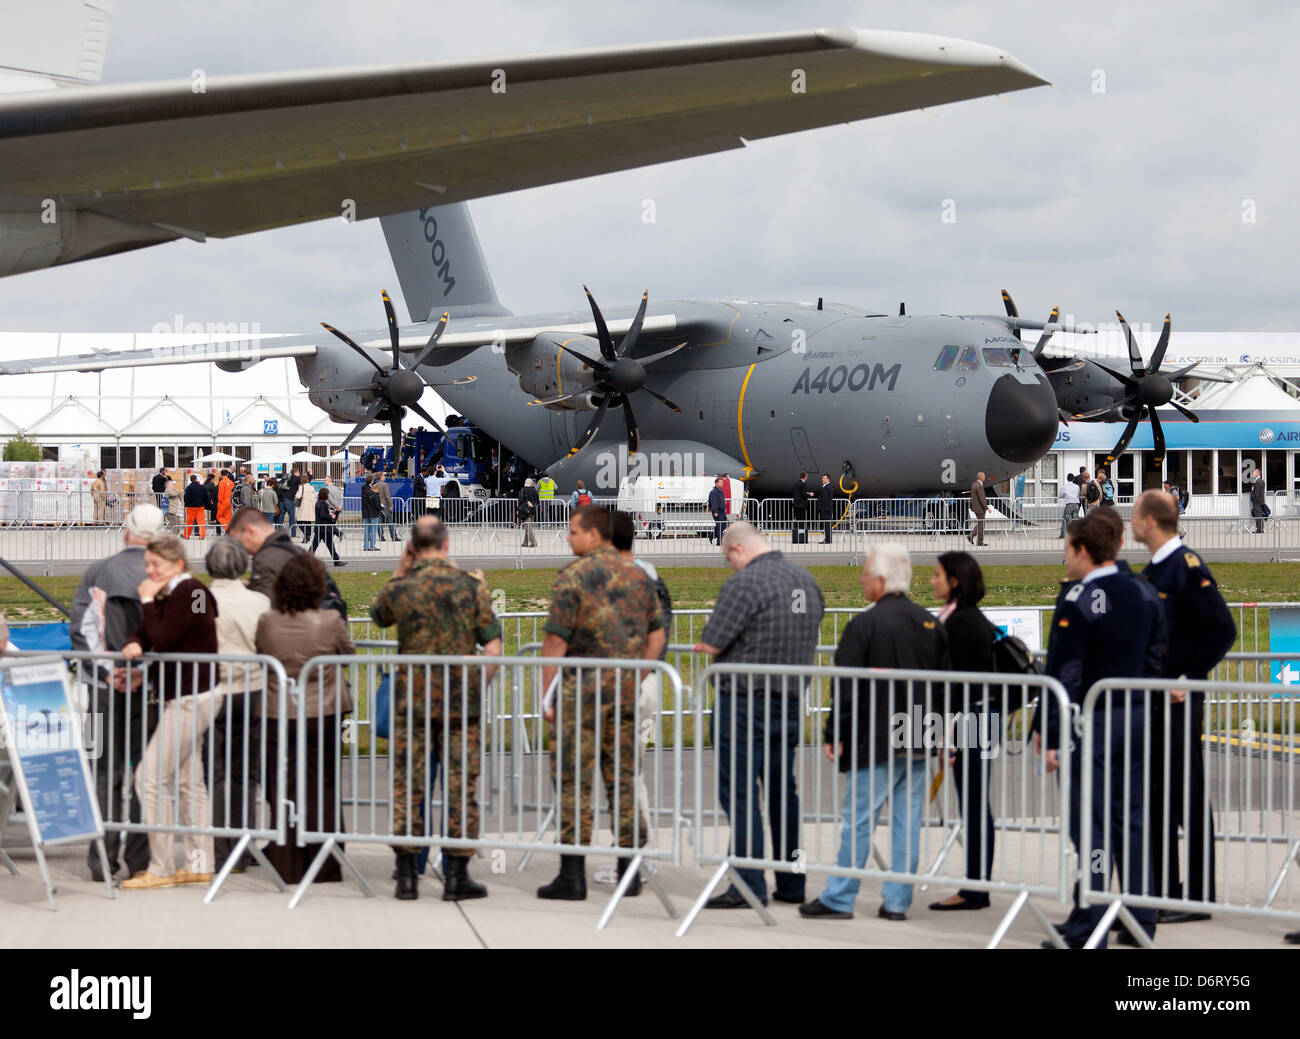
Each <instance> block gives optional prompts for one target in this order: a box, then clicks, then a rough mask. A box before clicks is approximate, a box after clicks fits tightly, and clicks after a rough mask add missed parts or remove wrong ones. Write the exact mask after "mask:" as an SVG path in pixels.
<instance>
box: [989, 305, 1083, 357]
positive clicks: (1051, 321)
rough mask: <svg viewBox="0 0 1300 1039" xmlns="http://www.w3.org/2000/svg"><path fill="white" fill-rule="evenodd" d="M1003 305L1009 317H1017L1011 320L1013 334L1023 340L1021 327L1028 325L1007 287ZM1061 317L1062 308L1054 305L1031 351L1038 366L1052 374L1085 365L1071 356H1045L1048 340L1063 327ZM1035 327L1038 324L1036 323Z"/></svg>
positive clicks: (1017, 338)
mask: <svg viewBox="0 0 1300 1039" xmlns="http://www.w3.org/2000/svg"><path fill="white" fill-rule="evenodd" d="M1002 306H1003V307H1005V308H1006V311H1007V317H1009V318H1015V319H1017V320H1015V321H1011V322H1009V324H1010V328H1011V334H1012V335H1013V336H1015V337H1016V342H1022V340H1021V338H1020V329H1021V328H1022V327H1026V326H1022V325H1021V324H1020V322H1019V320H1018V319H1019V317H1020V311H1018V310H1017V309H1016V301H1015V300H1013V299H1012V298H1011V293H1009V292H1008V291H1007V290H1006V289H1003V290H1002ZM1060 318H1061V308H1060V307H1053V308H1052V312H1051V314H1049V315H1048V316H1047V321H1046V322H1045V323H1044V324H1043V325H1042V326H1041V327H1042V334H1041V335H1040V336H1039V337H1038V342H1037V343H1035V344H1034V348H1033V350H1032V351H1031V353H1033V355H1034V360H1035V361H1037V362H1038V366H1039V367H1040V368H1042V369H1043V371H1045V372H1047V373H1048V374H1050V375H1057V374H1060V373H1061V372H1072V371H1074V370H1075V369H1078V368H1082V367H1083V362H1082V361H1075V360H1074V359H1073V358H1070V357H1045V356H1044V355H1043V351H1044V350H1045V349H1046V348H1047V343H1048V340H1050V339H1051V338H1052V335H1053V333H1054V332H1056V330H1057V329H1058V328H1060V327H1061V326H1060V325H1059V324H1058V322H1059V321H1060ZM1031 324H1032V323H1031ZM1033 327H1038V326H1037V325H1034V326H1033Z"/></svg>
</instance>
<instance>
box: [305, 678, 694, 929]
mask: <svg viewBox="0 0 1300 1039" xmlns="http://www.w3.org/2000/svg"><path fill="white" fill-rule="evenodd" d="M379 668H387V669H388V670H389V672H390V675H391V677H392V682H393V684H394V685H396V684H397V681H398V678H399V676H400V678H401V679H402V680H403V684H404V685H405V686H406V687H407V688H408V689H410V688H412V684H414V687H415V688H416V690H417V693H416V695H415V696H414V697H411V696H409V695H408V698H407V701H406V703H405V705H403V704H402V703H401V702H400V701H399V700H398V699H397V696H396V690H395V689H394V690H393V692H392V693H391V694H390V697H391V698H390V705H391V706H390V712H391V719H390V725H391V726H392V728H391V730H390V731H391V732H392V734H393V736H394V737H395V738H390V740H389V743H388V755H387V760H385V755H382V754H380V751H379V746H378V741H377V740H371V741H370V742H369V749H368V752H367V753H366V754H364V755H363V754H362V752H361V751H360V747H359V742H358V741H355V740H348V739H347V737H346V726H345V725H344V726H333V723H331V722H330V721H329V720H328V719H326V718H324V717H307V716H306V715H304V714H299V717H298V725H297V727H296V732H297V737H296V745H297V755H296V758H297V760H296V766H297V768H296V770H297V790H298V796H297V798H296V799H295V803H296V804H297V805H299V806H300V807H299V811H298V813H297V815H298V818H297V820H296V826H295V827H293V829H294V830H295V833H296V841H297V844H298V846H299V847H307V848H310V849H313V851H314V858H313V861H312V864H311V867H310V868H309V870H308V872H307V873H306V875H305V876H304V878H303V881H302V883H301V885H300V886H299V888H298V890H297V891H296V892H295V893H294V896H293V899H292V900H291V901H290V903H289V904H290V906H291V907H292V906H295V905H297V904H298V903H299V902H300V901H301V899H302V898H303V896H304V895H305V894H306V892H307V891H308V889H309V886H310V884H311V882H312V881H313V880H314V879H315V877H316V875H317V873H318V872H319V870H320V868H321V867H322V866H323V864H324V863H325V861H326V860H327V859H328V858H329V857H330V856H333V857H334V858H335V859H336V860H337V861H338V862H339V864H340V866H341V867H342V868H344V869H346V870H347V871H348V872H349V873H350V874H351V876H352V877H353V879H355V880H356V881H357V883H358V885H359V886H360V887H361V889H362V891H363V892H364V893H365V894H366V895H373V891H371V889H370V887H369V885H368V884H366V882H365V879H364V878H363V877H362V875H361V873H360V871H359V870H357V868H356V867H355V865H353V864H352V862H351V860H350V859H348V857H347V855H346V854H345V853H344V850H343V842H344V841H349V842H360V843H368V844H385V845H389V846H392V847H432V846H434V845H437V846H439V847H441V848H442V849H443V852H444V854H446V853H447V850H448V849H470V850H474V851H478V850H486V849H498V850H501V851H522V852H535V851H540V850H545V851H555V852H559V853H561V854H571V855H602V854H609V853H610V852H615V851H617V852H619V853H625V855H626V857H628V858H630V860H631V863H630V865H629V868H628V870H627V871H626V873H625V874H624V877H623V880H622V882H621V883H620V884H619V885H618V886H617V887H616V889H615V891H614V894H613V896H612V897H611V899H610V902H609V904H608V905H607V907H606V909H605V912H604V914H603V915H602V917H601V920H600V923H599V924H598V925H597V926H598V927H604V926H605V925H606V924H607V923H608V921H609V919H610V918H611V917H612V915H613V913H614V910H615V909H616V908H617V906H618V903H619V901H620V900H621V899H622V898H623V896H624V894H625V893H626V891H627V889H628V886H629V885H630V884H631V882H632V879H633V877H634V876H636V875H640V876H642V877H643V879H645V880H646V882H647V883H648V884H649V886H650V887H651V889H652V890H653V891H654V892H655V894H656V895H657V896H658V897H659V900H660V901H661V902H662V903H663V905H664V908H665V909H666V910H667V911H668V913H669V914H670V915H672V916H676V910H675V909H674V907H673V905H672V902H671V901H670V900H669V898H668V896H667V894H666V893H665V892H664V891H663V889H662V887H661V886H660V885H659V883H658V881H657V880H655V878H654V874H653V872H651V871H649V870H645V869H643V868H642V867H643V864H644V863H645V862H646V861H649V860H660V861H665V862H670V863H673V864H679V863H680V854H681V852H680V847H681V843H680V840H679V839H678V837H677V827H676V825H675V824H674V825H673V827H672V828H671V834H670V836H669V838H668V839H667V840H661V839H659V837H660V835H659V827H658V825H657V824H656V823H655V822H654V820H656V819H659V818H661V817H663V816H664V815H669V817H670V818H672V819H673V820H676V819H678V818H680V817H681V806H680V797H681V785H680V783H679V782H677V780H676V777H678V776H680V775H681V748H682V736H681V707H680V704H681V701H682V698H681V685H680V681H679V680H678V677H677V674H676V672H675V671H674V670H673V669H672V668H670V667H667V666H666V665H664V664H661V663H659V662H650V661H627V660H588V659H582V658H572V657H571V658H561V659H557V658H539V657H526V656H508V657H488V656H473V657H454V656H453V657H438V656H410V655H398V654H392V655H387V654H385V655H379V656H376V655H370V656H365V657H353V656H344V657H316V658H313V659H312V660H309V661H308V662H307V663H306V664H305V665H304V666H303V669H302V672H301V674H300V675H299V680H298V684H299V688H300V689H301V688H307V687H310V686H312V685H313V684H315V683H320V684H321V685H322V686H323V687H324V686H332V687H333V689H334V695H335V697H336V698H337V697H338V696H339V695H341V693H342V691H343V689H344V687H345V684H346V686H347V687H351V688H361V687H362V686H363V685H364V686H366V687H368V688H373V686H371V684H370V681H369V680H363V679H362V674H363V672H369V673H370V675H371V676H373V674H374V673H375V671H376V670H377V669H379ZM551 668H555V669H556V670H557V672H558V675H559V676H560V678H559V687H558V690H557V691H556V692H553V693H552V694H551V697H552V698H551V700H550V701H549V704H550V707H551V709H553V710H554V712H555V718H554V722H553V723H546V724H544V722H543V717H542V715H543V713H544V711H545V709H546V708H545V706H544V704H545V702H546V697H547V691H546V690H544V689H543V688H542V684H541V680H542V677H543V672H544V671H547V670H549V669H551ZM489 671H496V672H498V674H496V675H494V676H492V677H490V678H489V675H488V672H489ZM650 676H656V677H657V678H658V683H657V685H658V686H659V687H660V688H662V690H663V692H662V695H663V697H664V699H665V700H670V701H671V702H672V703H673V704H675V705H677V706H676V707H675V709H674V711H673V713H672V715H671V716H670V718H669V719H668V720H665V719H664V718H663V717H659V718H652V713H654V712H655V709H654V708H653V707H652V705H651V703H650V699H651V697H652V695H653V694H652V692H651V690H650V689H649V688H647V687H643V685H642V683H643V681H644V680H645V679H646V678H648V677H650ZM433 682H437V683H439V684H440V685H441V687H442V688H443V689H452V690H454V694H453V702H454V697H458V698H459V710H458V712H456V711H452V710H448V709H446V707H447V705H446V704H442V705H439V706H435V701H434V697H433V694H432V686H431V683H433ZM571 683H572V685H571ZM647 685H648V684H647ZM574 686H576V687H579V688H581V689H582V690H583V691H584V695H583V696H581V697H579V696H577V695H575V694H574V692H573V691H572V689H573V687H574ZM365 711H366V713H367V714H368V715H369V717H368V719H367V720H368V721H370V722H372V723H373V722H374V720H375V718H374V713H373V711H372V710H371V709H370V707H369V706H367V707H366V708H365ZM457 714H458V718H459V722H458V718H457ZM475 714H476V715H477V724H473V725H471V724H466V720H467V719H470V718H471V717H472V716H473V715H475ZM643 726H644V728H643ZM666 730H667V731H666ZM403 733H414V734H415V736H414V737H404V736H403V735H402V734H403ZM652 734H653V739H654V744H653V749H647V748H645V747H644V746H643V742H648V741H649V739H650V738H651V736H652ZM408 740H409V741H410V744H412V745H414V746H416V747H419V746H421V745H423V748H424V750H425V751H426V752H427V751H428V748H430V746H436V749H437V751H438V759H439V761H440V762H441V763H442V778H443V781H444V782H445V783H447V784H448V785H447V786H444V787H443V790H444V794H443V797H442V798H441V799H440V800H438V801H437V802H433V803H431V804H430V806H429V808H430V812H429V817H428V818H429V822H430V823H431V825H430V826H427V827H426V826H424V825H423V819H424V818H425V816H424V814H423V813H424V810H425V809H424V805H423V804H422V800H423V799H422V797H420V796H419V792H418V791H417V789H416V787H418V786H419V784H418V783H417V778H418V776H417V769H418V766H417V762H419V761H420V758H421V752H420V751H419V750H416V751H414V752H412V751H411V750H410V749H409V746H408ZM309 743H312V744H314V752H315V756H316V760H317V763H318V768H317V770H316V771H315V772H314V773H312V772H310V771H309V769H308V765H307V762H308V753H309V750H308V745H309ZM503 755H508V757H509V759H510V761H511V762H512V766H511V768H512V771H511V774H510V776H509V777H506V778H508V779H509V781H510V782H509V786H510V789H511V792H512V798H511V799H509V800H508V799H506V798H504V797H498V798H495V799H492V798H491V797H486V798H485V797H478V798H477V801H478V802H479V808H480V810H483V809H486V811H482V815H481V819H480V827H481V832H480V833H477V834H475V833H469V832H466V831H468V830H472V829H473V820H474V818H475V815H476V814H478V813H474V812H472V811H471V806H472V805H473V804H474V802H475V800H476V798H475V794H474V792H472V791H471V790H470V786H472V785H475V786H476V785H477V782H478V781H479V780H481V778H482V776H483V773H484V772H487V773H488V776H489V781H490V779H491V776H492V774H493V771H494V770H493V768H492V766H491V762H492V761H493V760H495V759H497V758H499V757H501V756H503ZM345 765H346V767H345ZM425 765H426V766H427V767H428V772H427V773H426V777H425V779H426V784H427V786H428V787H429V788H432V786H433V782H432V778H433V777H432V769H433V766H432V765H431V764H429V763H427V762H426V763H425ZM485 766H486V767H485ZM593 768H594V769H596V770H597V771H598V772H599V774H600V775H601V776H602V779H603V788H604V793H605V798H606V807H605V808H604V809H603V810H602V807H601V802H600V798H599V796H598V795H595V796H593V795H591V794H589V795H588V796H589V801H590V818H591V830H590V831H587V830H586V823H585V818H586V816H585V814H584V813H582V812H581V811H580V810H579V807H578V805H579V804H580V802H575V803H574V807H572V808H571V807H569V798H568V797H567V796H565V793H564V791H567V790H573V789H575V788H576V789H579V790H581V789H586V790H588V791H592V790H593V787H592V770H593ZM471 777H477V778H471ZM638 777H639V778H638ZM555 783H558V784H559V787H560V791H561V794H560V796H559V797H558V798H556V799H551V801H550V804H551V806H552V810H549V811H548V810H547V801H548V798H550V794H551V792H552V790H553V788H554V784H555ZM449 795H451V796H449ZM345 801H350V803H349V804H348V805H347V806H346V807H347V808H350V814H348V815H346V817H345ZM484 802H486V803H484ZM557 802H558V803H557ZM616 809H617V811H616ZM397 814H400V815H401V816H402V819H401V821H400V825H397V822H398V821H397V820H396V819H395V815H397ZM575 815H577V816H578V818H576V819H575ZM616 816H621V818H619V819H617V820H616V818H615V817H616ZM606 818H608V821H609V824H610V825H611V826H614V825H617V826H618V828H619V829H620V830H621V833H620V835H619V837H618V843H617V845H607V844H603V843H600V842H599V839H598V838H599V835H600V833H601V831H602V828H603V826H604V825H605V821H606ZM453 820H459V822H458V823H453ZM322 821H323V822H331V821H332V822H333V823H334V825H321V822H322ZM313 823H315V825H313ZM553 827H554V828H555V829H556V830H557V831H558V833H557V836H556V838H555V839H554V840H551V839H548V833H549V831H550V830H551V829H552V828H553ZM453 828H454V829H458V830H460V833H459V835H452V834H451V833H450V831H451V830H452V829H453ZM432 830H436V831H437V832H436V833H433V832H431V831H432ZM652 836H653V838H654V839H651V838H652Z"/></svg>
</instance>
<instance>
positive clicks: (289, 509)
mask: <svg viewBox="0 0 1300 1039" xmlns="http://www.w3.org/2000/svg"><path fill="white" fill-rule="evenodd" d="M286 518H287V522H286ZM280 521H281V523H285V525H286V526H287V527H288V528H289V536H290V537H294V536H295V535H294V530H296V529H297V527H298V506H297V505H296V504H295V503H294V502H291V501H287V502H285V503H284V505H283V506H281V508H280Z"/></svg>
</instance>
